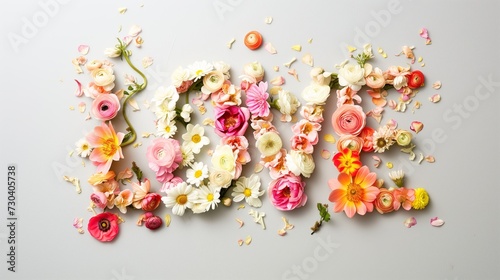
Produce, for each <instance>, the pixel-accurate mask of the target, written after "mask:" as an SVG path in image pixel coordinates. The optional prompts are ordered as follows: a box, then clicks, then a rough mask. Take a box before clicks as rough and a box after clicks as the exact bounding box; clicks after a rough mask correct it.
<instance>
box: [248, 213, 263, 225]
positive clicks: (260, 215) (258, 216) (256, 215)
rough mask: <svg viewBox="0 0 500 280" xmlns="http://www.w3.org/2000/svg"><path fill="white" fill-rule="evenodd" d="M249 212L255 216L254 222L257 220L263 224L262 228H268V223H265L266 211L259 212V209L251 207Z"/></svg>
mask: <svg viewBox="0 0 500 280" xmlns="http://www.w3.org/2000/svg"><path fill="white" fill-rule="evenodd" d="M248 214H249V215H250V216H252V217H253V221H254V222H256V223H258V224H260V225H261V226H262V229H266V225H265V223H264V217H265V216H266V213H264V212H258V211H254V210H253V209H250V212H248Z"/></svg>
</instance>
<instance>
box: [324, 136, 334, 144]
mask: <svg viewBox="0 0 500 280" xmlns="http://www.w3.org/2000/svg"><path fill="white" fill-rule="evenodd" d="M323 139H325V141H326V142H328V143H330V144H335V142H336V140H335V136H333V135H331V134H325V136H324V137H323Z"/></svg>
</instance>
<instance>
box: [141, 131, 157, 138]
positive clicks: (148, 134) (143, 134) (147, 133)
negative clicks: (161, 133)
mask: <svg viewBox="0 0 500 280" xmlns="http://www.w3.org/2000/svg"><path fill="white" fill-rule="evenodd" d="M153 134H154V133H151V132H143V133H142V135H141V136H142V138H149V136H151V135H153Z"/></svg>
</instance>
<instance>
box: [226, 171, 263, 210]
mask: <svg viewBox="0 0 500 280" xmlns="http://www.w3.org/2000/svg"><path fill="white" fill-rule="evenodd" d="M260 185H261V183H260V177H259V176H258V175H257V174H252V176H250V177H249V178H247V177H245V176H241V177H240V178H239V179H238V181H236V186H235V187H234V188H233V193H232V194H231V196H233V201H234V202H240V201H242V200H243V199H245V201H246V203H248V205H250V206H253V207H261V206H262V201H261V200H260V198H259V196H261V195H263V194H264V192H265V191H264V190H260Z"/></svg>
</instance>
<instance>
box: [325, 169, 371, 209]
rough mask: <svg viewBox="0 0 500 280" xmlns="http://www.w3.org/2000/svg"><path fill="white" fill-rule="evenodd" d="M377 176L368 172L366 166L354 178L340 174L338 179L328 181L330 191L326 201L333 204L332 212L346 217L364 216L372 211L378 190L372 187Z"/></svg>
mask: <svg viewBox="0 0 500 280" xmlns="http://www.w3.org/2000/svg"><path fill="white" fill-rule="evenodd" d="M376 180H377V175H376V174H375V173H373V172H370V170H369V169H368V167H367V166H363V167H361V168H360V169H359V170H358V172H357V173H356V175H355V176H350V175H348V174H347V173H340V174H339V176H338V178H336V179H330V180H329V181H328V185H329V186H330V188H331V189H332V192H331V193H330V197H329V198H328V200H330V201H331V202H333V203H335V205H334V207H333V211H335V212H340V211H344V212H345V213H346V215H347V217H349V218H352V217H353V216H354V214H356V213H358V214H359V215H364V214H366V212H372V211H373V201H374V200H375V198H377V195H378V194H379V192H380V190H379V189H378V188H377V187H375V186H373V185H374V184H375V181H376Z"/></svg>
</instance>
